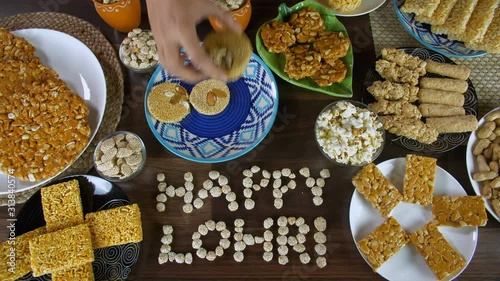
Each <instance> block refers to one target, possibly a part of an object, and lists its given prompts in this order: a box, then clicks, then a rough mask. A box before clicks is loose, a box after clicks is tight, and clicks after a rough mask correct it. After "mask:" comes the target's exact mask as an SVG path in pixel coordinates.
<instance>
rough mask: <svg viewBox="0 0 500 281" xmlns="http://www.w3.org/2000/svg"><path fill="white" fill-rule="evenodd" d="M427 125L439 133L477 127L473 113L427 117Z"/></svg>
mask: <svg viewBox="0 0 500 281" xmlns="http://www.w3.org/2000/svg"><path fill="white" fill-rule="evenodd" d="M425 123H426V124H427V125H429V127H431V128H434V129H435V130H436V131H438V132H439V133H464V132H471V131H474V130H476V129H477V125H478V122H477V119H476V117H475V116H474V115H464V116H451V117H429V118H427V119H426V120H425Z"/></svg>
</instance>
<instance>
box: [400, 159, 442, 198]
mask: <svg viewBox="0 0 500 281" xmlns="http://www.w3.org/2000/svg"><path fill="white" fill-rule="evenodd" d="M436 161H437V160H436V158H431V157H425V156H420V155H414V154H409V155H407V156H406V170H405V176H404V181H403V200H404V201H405V202H408V203H412V204H420V205H422V206H427V205H429V204H431V203H432V194H433V193H434V179H435V175H436Z"/></svg>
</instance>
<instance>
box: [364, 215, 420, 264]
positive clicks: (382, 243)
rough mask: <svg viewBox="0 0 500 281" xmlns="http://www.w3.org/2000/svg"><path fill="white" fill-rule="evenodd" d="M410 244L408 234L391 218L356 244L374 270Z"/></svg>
mask: <svg viewBox="0 0 500 281" xmlns="http://www.w3.org/2000/svg"><path fill="white" fill-rule="evenodd" d="M408 242H410V238H409V237H408V234H406V232H405V231H404V229H403V228H402V227H401V225H400V224H399V223H398V222H397V221H396V219H394V218H393V217H389V218H388V219H386V220H385V221H384V223H382V224H381V225H379V226H378V227H377V228H375V230H373V231H372V232H370V233H369V234H368V235H367V236H366V237H365V238H364V239H363V240H361V241H359V242H358V246H359V249H360V250H361V252H363V255H364V256H365V257H366V258H367V260H368V262H369V263H370V265H371V266H372V268H373V269H374V270H375V269H377V268H379V267H380V266H381V265H382V264H383V263H384V262H386V261H387V260H389V259H390V258H391V257H392V256H393V255H394V254H396V253H397V252H399V250H401V248H403V246H405V245H406V244H408Z"/></svg>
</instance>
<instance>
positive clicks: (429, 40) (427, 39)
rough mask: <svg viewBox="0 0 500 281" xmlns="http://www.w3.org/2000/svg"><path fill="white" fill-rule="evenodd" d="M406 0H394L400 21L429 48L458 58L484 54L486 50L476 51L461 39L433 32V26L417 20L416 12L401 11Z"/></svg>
mask: <svg viewBox="0 0 500 281" xmlns="http://www.w3.org/2000/svg"><path fill="white" fill-rule="evenodd" d="M405 1H406V0H394V10H395V11H396V15H398V19H399V22H400V23H401V24H402V25H403V27H404V28H405V29H406V31H408V33H410V35H411V36H413V37H414V38H415V39H417V41H418V42H420V43H422V45H424V46H426V47H427V48H429V49H431V50H433V51H436V52H438V53H440V54H443V55H446V56H449V57H457V58H474V57H480V56H484V55H486V54H487V53H486V52H484V51H475V50H471V49H469V48H467V47H465V45H464V43H463V42H461V41H455V40H449V39H448V37H447V36H446V35H438V34H434V33H432V32H431V26H430V25H429V24H426V23H422V22H418V21H416V20H415V15H414V14H407V13H403V12H401V10H400V9H399V8H400V7H401V6H403V4H404V3H405Z"/></svg>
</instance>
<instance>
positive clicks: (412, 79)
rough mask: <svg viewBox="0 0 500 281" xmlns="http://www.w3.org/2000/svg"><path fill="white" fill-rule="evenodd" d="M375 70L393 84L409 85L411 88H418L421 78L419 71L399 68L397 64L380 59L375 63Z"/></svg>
mask: <svg viewBox="0 0 500 281" xmlns="http://www.w3.org/2000/svg"><path fill="white" fill-rule="evenodd" d="M375 70H376V71H377V72H378V74H380V76H382V77H383V78H385V79H387V80H389V81H391V82H397V83H408V84H410V85H411V86H416V85H417V84H418V78H419V76H420V74H419V73H418V71H415V70H411V69H408V68H406V67H403V66H399V65H397V64H396V63H395V62H391V61H388V60H384V59H379V60H378V61H377V62H376V63H375Z"/></svg>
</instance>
